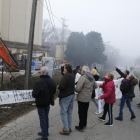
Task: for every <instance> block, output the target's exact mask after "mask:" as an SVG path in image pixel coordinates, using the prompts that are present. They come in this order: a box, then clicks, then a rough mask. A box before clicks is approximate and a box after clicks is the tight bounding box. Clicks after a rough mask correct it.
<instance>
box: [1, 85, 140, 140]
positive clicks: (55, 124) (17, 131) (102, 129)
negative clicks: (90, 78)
mask: <svg viewBox="0 0 140 140" xmlns="http://www.w3.org/2000/svg"><path fill="white" fill-rule="evenodd" d="M135 93H136V98H134V100H133V102H132V107H133V109H134V112H135V114H136V117H137V118H136V119H135V120H133V121H132V120H130V117H131V114H130V112H129V110H128V108H127V107H126V105H125V107H124V120H123V121H116V120H114V123H113V127H109V126H104V122H101V121H100V120H98V119H97V117H98V115H95V114H94V112H95V111H96V110H97V109H96V107H95V105H94V103H93V102H92V101H91V102H90V107H89V111H88V123H87V129H86V130H85V132H78V131H76V130H75V126H76V125H78V123H79V119H78V106H77V102H76V101H74V110H73V124H72V133H71V134H70V135H68V136H63V135H60V134H59V131H60V130H62V128H63V125H62V121H61V119H60V107H59V103H58V99H57V100H56V102H55V106H54V107H52V106H51V110H50V128H49V133H50V136H49V140H64V139H66V140H140V108H138V107H137V106H136V104H137V103H139V102H140V92H139V89H138V87H136V88H135ZM119 102H120V100H117V102H116V103H115V104H114V106H113V115H114V118H115V117H117V116H118V115H119V106H118V104H119ZM99 116H101V115H99ZM106 120H108V115H107V117H106ZM39 131H40V125H39V118H38V114H37V110H34V111H32V112H30V113H28V114H27V115H25V116H22V117H20V118H18V119H17V120H15V121H13V122H12V123H9V124H7V125H5V126H4V127H3V128H2V129H0V140H35V139H36V138H39V136H38V135H37V133H38V132H39Z"/></svg>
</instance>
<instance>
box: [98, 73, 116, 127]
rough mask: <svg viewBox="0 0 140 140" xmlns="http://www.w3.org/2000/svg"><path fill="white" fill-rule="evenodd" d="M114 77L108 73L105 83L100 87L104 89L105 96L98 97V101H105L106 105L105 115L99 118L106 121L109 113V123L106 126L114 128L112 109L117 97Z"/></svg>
mask: <svg viewBox="0 0 140 140" xmlns="http://www.w3.org/2000/svg"><path fill="white" fill-rule="evenodd" d="M113 79H114V75H113V74H111V73H108V74H107V75H106V76H105V81H104V83H103V84H102V85H100V86H99V87H100V88H102V89H103V95H102V96H100V97H98V99H99V100H100V99H104V101H105V105H104V113H103V115H102V117H98V119H99V120H101V121H105V118H106V114H107V112H108V116H109V121H108V122H107V123H105V125H106V126H113V115H112V108H113V104H114V103H115V102H116V96H115V84H114V82H113Z"/></svg>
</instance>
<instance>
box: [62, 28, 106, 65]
mask: <svg viewBox="0 0 140 140" xmlns="http://www.w3.org/2000/svg"><path fill="white" fill-rule="evenodd" d="M104 51H105V45H104V42H103V39H102V36H101V34H100V33H98V32H94V31H91V32H89V33H87V34H86V35H84V34H83V33H82V32H81V33H80V32H72V33H71V34H70V36H69V38H68V41H67V47H66V51H65V56H66V61H68V62H70V63H72V64H74V65H84V64H86V65H91V64H93V63H98V64H104V63H105V61H107V55H105V54H104Z"/></svg>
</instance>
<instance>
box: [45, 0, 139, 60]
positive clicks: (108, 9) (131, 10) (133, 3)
mask: <svg viewBox="0 0 140 140" xmlns="http://www.w3.org/2000/svg"><path fill="white" fill-rule="evenodd" d="M47 1H48V0H47ZM44 4H45V3H44ZM50 4H51V9H52V13H53V14H54V15H55V16H56V17H57V18H58V19H60V20H61V18H65V19H67V20H68V21H66V24H67V25H68V29H70V30H71V31H75V32H83V33H84V34H86V33H88V32H90V31H96V32H99V33H101V34H102V38H103V41H104V42H109V41H110V45H111V46H114V47H116V48H118V49H119V50H120V53H121V55H124V56H125V55H127V56H130V57H133V58H136V57H138V56H140V8H139V6H140V0H59V1H58V0H50ZM43 14H44V15H43V19H49V15H48V12H47V9H46V8H45V7H44V12H43ZM54 21H55V26H56V27H62V24H61V23H60V22H59V21H58V20H57V19H56V18H55V17H54Z"/></svg>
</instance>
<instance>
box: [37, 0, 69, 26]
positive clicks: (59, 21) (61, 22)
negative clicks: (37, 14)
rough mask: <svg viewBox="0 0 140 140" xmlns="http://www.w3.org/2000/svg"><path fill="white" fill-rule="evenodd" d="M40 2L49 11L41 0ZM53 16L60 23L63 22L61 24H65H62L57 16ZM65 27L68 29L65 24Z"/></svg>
mask: <svg viewBox="0 0 140 140" xmlns="http://www.w3.org/2000/svg"><path fill="white" fill-rule="evenodd" d="M39 2H40V3H41V4H42V5H43V6H44V7H45V8H46V9H47V7H46V6H45V5H44V4H43V3H42V2H41V1H40V0H39ZM52 15H53V16H54V17H55V18H56V19H57V20H58V21H59V22H61V24H63V22H62V21H61V20H60V19H59V18H58V17H57V16H55V15H54V14H53V13H52ZM63 26H65V27H66V28H67V26H66V25H64V24H63Z"/></svg>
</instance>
